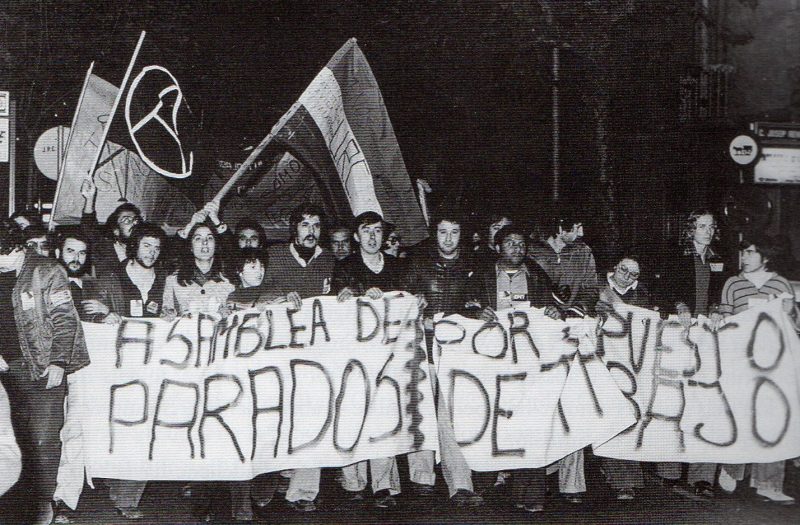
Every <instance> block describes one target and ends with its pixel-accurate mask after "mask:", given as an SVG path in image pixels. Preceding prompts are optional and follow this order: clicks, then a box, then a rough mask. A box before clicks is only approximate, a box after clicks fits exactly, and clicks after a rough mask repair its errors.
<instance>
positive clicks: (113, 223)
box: [106, 202, 142, 234]
mask: <svg viewBox="0 0 800 525" xmlns="http://www.w3.org/2000/svg"><path fill="white" fill-rule="evenodd" d="M123 211H132V212H133V213H134V214H135V215H136V216H137V217H138V218H139V219H141V218H142V210H140V209H139V207H138V206H136V205H135V204H134V203H132V202H123V203H122V204H120V205H119V206H117V209H116V210H114V211H112V212H111V215H109V216H108V219H106V228H108V233H109V234H112V233H113V232H114V230H115V229H116V228H117V219H119V215H120V214H121V213H122V212H123Z"/></svg>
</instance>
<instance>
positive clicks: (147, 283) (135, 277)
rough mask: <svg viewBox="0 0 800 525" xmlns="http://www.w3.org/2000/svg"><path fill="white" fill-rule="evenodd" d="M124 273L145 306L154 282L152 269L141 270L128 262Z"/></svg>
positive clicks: (154, 275) (138, 266) (154, 276)
mask: <svg viewBox="0 0 800 525" xmlns="http://www.w3.org/2000/svg"><path fill="white" fill-rule="evenodd" d="M197 272H199V270H197V269H196V272H195V273H197ZM125 273H126V274H128V277H129V278H130V280H131V282H132V283H133V284H134V285H135V286H136V288H137V289H138V290H139V293H140V294H141V295H142V304H147V298H148V295H149V294H150V289H151V288H152V287H153V283H154V282H156V272H155V270H154V269H153V268H143V267H141V266H140V265H138V264H136V263H134V262H133V261H128V264H126V265H125ZM203 278H205V276H203ZM203 284H205V283H203Z"/></svg>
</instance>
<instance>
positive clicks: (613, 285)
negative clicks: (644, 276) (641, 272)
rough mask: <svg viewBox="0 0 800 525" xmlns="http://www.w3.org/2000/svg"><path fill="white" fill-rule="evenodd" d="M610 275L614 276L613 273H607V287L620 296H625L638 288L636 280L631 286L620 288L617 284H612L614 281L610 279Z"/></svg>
mask: <svg viewBox="0 0 800 525" xmlns="http://www.w3.org/2000/svg"><path fill="white" fill-rule="evenodd" d="M612 275H614V272H608V274H606V280H607V281H608V285H609V286H611V289H612V290H615V291H616V292H617V293H618V294H620V295H625V294H626V293H628V292H630V291H631V290H635V289H636V287H637V286H639V280H638V279H637V280H635V281H633V284H631V285H630V286H628V287H627V288H620V287H619V286H617V283H616V282H614V279H612V278H611V276H612Z"/></svg>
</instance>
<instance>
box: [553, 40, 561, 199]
mask: <svg viewBox="0 0 800 525" xmlns="http://www.w3.org/2000/svg"><path fill="white" fill-rule="evenodd" d="M559 60H560V56H559V47H558V42H556V43H555V44H554V45H553V202H554V203H555V202H558V194H559V183H560V180H559V179H560V170H561V166H560V158H559V157H560V151H559V150H560V138H561V137H560V134H559V133H560V132H559V115H558V111H559V100H558V72H559V71H558V69H559Z"/></svg>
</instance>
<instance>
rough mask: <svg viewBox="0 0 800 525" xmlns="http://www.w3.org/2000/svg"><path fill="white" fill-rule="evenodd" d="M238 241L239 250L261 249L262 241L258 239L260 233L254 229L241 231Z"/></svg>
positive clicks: (237, 237)
mask: <svg viewBox="0 0 800 525" xmlns="http://www.w3.org/2000/svg"><path fill="white" fill-rule="evenodd" d="M236 239H237V241H238V242H239V248H260V246H259V243H260V242H261V241H260V239H259V238H258V232H257V231H255V230H254V229H253V228H243V229H242V230H240V231H239V234H238V235H237V236H236Z"/></svg>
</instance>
